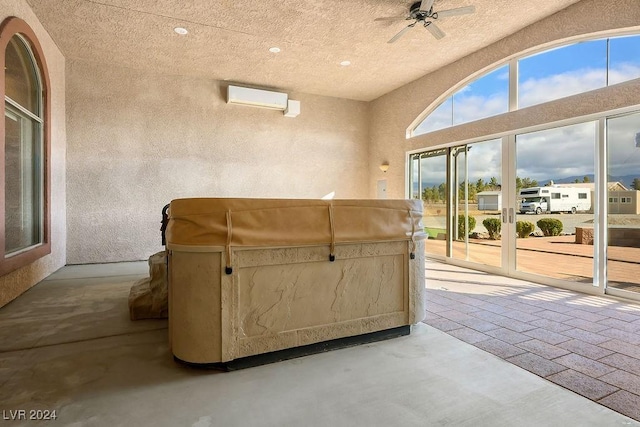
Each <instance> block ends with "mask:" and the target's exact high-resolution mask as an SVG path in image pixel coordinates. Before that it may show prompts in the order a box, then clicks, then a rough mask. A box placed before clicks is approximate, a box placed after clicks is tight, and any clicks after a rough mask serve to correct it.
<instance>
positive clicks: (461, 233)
mask: <svg viewBox="0 0 640 427" xmlns="http://www.w3.org/2000/svg"><path fill="white" fill-rule="evenodd" d="M465 222H466V221H465V216H464V215H460V216H459V217H458V239H464V237H465V236H466V235H467V230H466V229H465ZM474 228H476V219H475V218H474V217H472V216H471V215H469V232H471V231H473V229H474Z"/></svg>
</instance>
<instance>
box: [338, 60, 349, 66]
mask: <svg viewBox="0 0 640 427" xmlns="http://www.w3.org/2000/svg"><path fill="white" fill-rule="evenodd" d="M340 65H342V66H343V67H348V66H349V65H351V61H342V62H341V63H340Z"/></svg>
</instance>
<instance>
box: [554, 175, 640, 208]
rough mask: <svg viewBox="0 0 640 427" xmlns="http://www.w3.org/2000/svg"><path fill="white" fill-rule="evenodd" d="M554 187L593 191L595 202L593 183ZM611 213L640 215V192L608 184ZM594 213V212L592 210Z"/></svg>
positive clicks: (618, 184) (615, 183)
mask: <svg viewBox="0 0 640 427" xmlns="http://www.w3.org/2000/svg"><path fill="white" fill-rule="evenodd" d="M554 187H578V188H589V189H591V200H595V197H594V196H595V194H594V193H595V184H594V183H593V182H577V183H568V184H555V185H554ZM607 197H608V198H609V213H611V214H631V215H640V191H637V190H630V189H628V188H627V187H625V186H624V184H622V183H621V182H618V181H613V182H609V183H607ZM592 211H593V210H592Z"/></svg>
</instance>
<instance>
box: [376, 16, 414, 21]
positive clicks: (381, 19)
mask: <svg viewBox="0 0 640 427" xmlns="http://www.w3.org/2000/svg"><path fill="white" fill-rule="evenodd" d="M406 19H407V17H406V16H387V17H384V18H376V19H374V21H404V20H406Z"/></svg>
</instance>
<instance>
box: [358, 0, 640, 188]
mask: <svg viewBox="0 0 640 427" xmlns="http://www.w3.org/2000/svg"><path fill="white" fill-rule="evenodd" d="M639 23H640V7H639V3H638V1H637V0H582V1H580V2H578V3H576V4H574V5H572V6H569V7H568V8H566V9H564V10H562V11H560V12H558V13H556V14H554V15H552V16H550V17H548V18H547V19H544V20H542V21H541V22H538V23H536V24H534V25H531V26H529V27H527V28H524V29H523V30H521V31H519V32H517V33H515V34H513V35H511V36H509V37H506V38H504V39H502V40H500V41H499V42H497V43H494V44H492V45H490V46H487V47H486V48H484V49H481V50H479V51H477V52H474V53H473V54H471V55H468V56H466V57H464V58H462V59H460V60H459V61H456V62H454V63H452V64H450V65H447V66H445V67H443V68H441V69H439V70H437V71H435V72H433V73H431V74H428V75H426V76H424V77H422V78H420V79H418V80H415V81H413V82H411V83H409V84H407V85H405V86H403V87H401V88H399V89H397V90H395V91H393V92H390V93H388V94H386V95H384V96H382V97H380V98H378V99H377V100H375V101H373V102H372V105H371V127H370V129H369V132H370V135H371V147H370V157H369V174H370V180H369V196H370V197H374V196H375V194H376V186H377V181H378V180H380V179H387V180H388V190H387V194H388V195H389V197H396V198H401V197H405V190H406V185H407V184H406V177H405V156H406V153H407V152H408V151H411V150H418V149H422V148H428V147H434V146H438V145H443V144H450V143H454V142H456V141H465V140H468V139H472V138H477V137H480V136H483V135H486V136H488V135H494V134H497V133H502V132H508V131H512V130H517V129H523V128H526V127H530V126H535V125H539V124H544V123H550V122H554V121H559V120H563V119H571V118H575V117H580V116H586V115H589V114H592V113H597V112H601V111H608V110H613V109H617V108H622V107H627V106H633V105H640V79H636V80H632V81H629V82H625V83H621V84H618V85H613V86H610V87H608V88H604V89H599V90H595V91H591V92H587V93H583V94H580V95H575V96H571V97H568V98H563V99H559V100H557V101H552V102H548V103H544V104H540V105H536V106H532V107H528V108H526V109H521V110H518V111H514V112H510V113H506V114H502V115H499V116H494V117H490V118H487V119H483V120H478V121H475V122H471V123H466V124H462V125H459V126H455V127H451V128H448V129H443V130H440V131H436V132H432V133H429V134H425V135H421V136H418V137H415V138H411V139H407V138H406V133H407V130H408V128H409V127H410V125H411V123H412V122H413V121H414V120H415V119H416V117H418V116H419V115H420V114H421V113H422V112H423V111H424V109H425V108H427V107H428V106H429V105H430V104H431V103H433V102H434V101H435V100H436V99H438V97H439V96H441V95H442V94H443V93H444V92H446V91H448V90H449V89H450V88H451V87H453V86H456V85H457V84H458V83H460V82H462V81H467V80H469V79H472V78H473V77H474V76H477V75H479V74H481V73H483V72H484V71H486V70H487V69H490V68H492V67H494V66H495V65H497V64H499V63H502V62H504V60H505V59H509V58H511V57H515V56H518V55H520V54H521V53H523V52H526V51H529V50H535V49H540V48H544V47H545V46H553V45H554V44H557V43H558V41H566V42H569V41H572V40H580V39H584V38H585V37H587V36H591V35H593V36H596V35H599V36H601V37H606V36H607V35H610V34H616V33H619V32H620V31H621V30H623V29H624V30H634V29H635V30H636V31H640V26H639ZM383 161H388V162H389V163H390V165H391V166H390V168H389V170H388V172H386V173H384V174H382V173H381V172H380V170H379V169H378V167H377V165H379V164H380V163H382V162H383Z"/></svg>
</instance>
